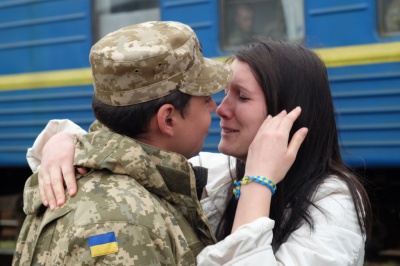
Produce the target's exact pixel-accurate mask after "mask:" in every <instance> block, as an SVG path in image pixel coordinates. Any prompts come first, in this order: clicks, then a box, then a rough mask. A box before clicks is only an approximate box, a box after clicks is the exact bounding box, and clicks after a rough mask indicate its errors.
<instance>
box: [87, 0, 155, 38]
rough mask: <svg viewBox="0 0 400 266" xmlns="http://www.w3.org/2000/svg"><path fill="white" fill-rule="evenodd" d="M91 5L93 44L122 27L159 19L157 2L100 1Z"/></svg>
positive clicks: (132, 0)
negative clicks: (92, 10)
mask: <svg viewBox="0 0 400 266" xmlns="http://www.w3.org/2000/svg"><path fill="white" fill-rule="evenodd" d="M93 5H94V6H93V7H94V12H93V13H94V16H93V17H94V21H93V23H94V36H95V37H94V38H95V39H94V40H93V41H94V42H95V41H97V40H99V39H100V38H102V37H104V36H105V35H106V34H107V33H109V32H112V31H114V30H117V29H119V28H122V27H124V26H129V25H133V24H137V23H141V22H145V21H150V20H160V18H161V15H160V4H159V1H158V0H101V1H93Z"/></svg>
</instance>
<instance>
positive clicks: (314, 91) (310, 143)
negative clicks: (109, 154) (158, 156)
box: [42, 40, 370, 265]
mask: <svg viewBox="0 0 400 266" xmlns="http://www.w3.org/2000/svg"><path fill="white" fill-rule="evenodd" d="M232 69H233V79H232V81H231V83H230V84H229V86H228V87H227V88H226V91H225V92H226V96H225V98H224V100H223V101H222V103H221V105H220V106H219V107H218V109H217V114H218V115H219V116H220V118H221V123H220V125H221V128H222V131H221V142H220V143H219V146H218V148H219V150H220V151H221V152H222V153H224V154H226V155H230V156H233V157H235V158H236V162H235V166H231V167H229V169H230V170H228V168H225V166H226V162H225V160H224V161H223V162H221V160H218V159H215V158H216V156H217V157H221V156H224V155H220V154H217V155H215V154H210V153H200V156H199V157H197V158H195V159H194V160H193V162H194V164H201V165H202V166H205V167H208V168H210V174H209V176H210V177H209V178H210V181H209V184H208V185H207V186H208V187H207V186H206V190H205V193H204V194H205V195H203V196H205V197H204V198H203V200H202V205H203V207H204V210H205V212H208V213H210V215H209V218H210V222H211V223H213V222H214V223H215V221H218V223H219V225H218V228H217V229H216V235H217V238H218V240H220V242H219V243H217V244H215V245H212V246H209V247H207V248H206V249H205V250H203V251H202V253H201V254H200V255H199V256H198V263H199V264H202V265H221V264H226V263H228V264H235V263H237V264H238V265H256V264H259V263H260V262H261V261H263V262H265V264H268V265H270V264H271V265H277V264H282V265H363V260H364V245H365V240H366V235H367V232H368V230H369V227H370V203H369V200H368V196H367V193H366V191H365V190H364V188H363V186H362V185H361V183H360V182H359V181H358V179H357V177H356V176H355V175H354V174H353V173H352V172H351V171H350V170H349V169H348V168H347V167H346V166H345V164H344V163H343V161H342V158H341V156H340V150H339V144H338V133H337V128H336V124H335V116H334V107H333V102H332V96H331V93H330V88H329V83H328V78H327V73H326V68H325V66H324V65H323V63H322V62H321V60H320V59H319V58H318V57H317V56H316V54H315V53H313V52H312V51H310V50H308V49H306V48H304V47H302V46H300V45H296V44H289V43H284V42H275V41H271V40H257V41H255V42H253V43H251V44H249V45H247V46H245V47H243V48H241V49H239V50H238V51H236V52H235V53H234V55H233V56H232ZM296 106H301V108H302V110H301V113H302V114H301V116H299V118H298V119H297V120H296V119H295V116H294V119H289V120H287V119H286V117H287V116H286V113H285V112H284V111H283V112H282V110H292V109H294V108H295V107H296ZM295 110H296V109H295ZM271 116H274V118H271ZM265 118H267V119H265ZM264 120H265V121H264ZM294 120H296V121H295V122H294ZM288 121H289V122H288ZM290 121H291V122H294V124H293V127H292V129H291V130H290V134H289V133H288V132H289V129H288V128H290V126H291V122H290ZM303 127H306V128H308V133H307V132H306V130H305V129H302V128H303ZM279 128H281V130H276V132H281V133H280V134H271V132H274V130H275V129H279ZM299 129H302V130H300V131H299ZM285 130H287V131H285ZM258 131H259V133H258V134H257V132H258ZM282 132H283V133H282ZM285 132H286V133H285ZM294 132H300V134H303V136H304V137H305V134H307V138H305V140H304V142H303V143H302V146H301V147H300V149H299V151H298V156H297V158H296V160H295V161H294V163H293V166H292V167H291V168H290V170H289V171H288V172H287V174H286V175H285V171H284V168H282V173H280V172H279V171H275V172H270V169H279V167H277V165H274V167H273V166H271V165H270V162H271V161H270V160H269V158H268V156H273V155H274V153H276V154H279V155H281V154H283V153H287V155H285V156H282V158H284V159H283V160H282V164H284V163H287V161H290V160H291V159H294V157H295V153H293V152H288V151H291V150H292V149H290V146H289V147H287V145H281V146H277V145H275V146H273V145H272V146H271V145H269V144H268V141H269V143H275V140H276V142H279V143H281V142H282V143H285V141H286V144H287V143H288V141H287V140H288V139H291V138H292V137H293V134H294ZM296 134H297V133H296ZM282 140H283V141H282ZM271 149H273V150H271ZM270 158H271V157H270ZM71 160H72V159H69V161H67V162H69V164H70V161H71ZM230 162H231V163H232V160H231V161H230ZM209 163H210V165H209ZM64 164H65V163H64ZM275 164H276V163H275ZM67 168H68V167H67ZM69 168H70V167H69ZM222 168H224V169H225V171H222V172H219V170H220V169H222ZM42 170H43V171H44V173H45V174H43V175H46V176H48V173H49V171H50V172H51V171H53V170H49V168H48V169H46V170H45V169H42ZM245 175H246V176H250V177H253V176H257V175H263V176H266V177H268V178H269V179H271V180H272V181H273V182H274V183H275V184H278V186H277V187H278V189H277V190H276V193H275V194H274V196H272V192H273V189H269V188H268V187H266V186H264V185H261V184H258V183H257V182H250V183H249V184H246V182H243V185H242V186H240V184H237V185H239V186H237V189H236V192H237V191H238V190H240V196H239V198H238V200H236V199H235V196H234V195H233V193H232V189H233V188H234V187H235V186H236V184H234V183H233V182H232V181H230V178H232V179H233V180H235V179H236V180H241V178H242V177H243V176H245ZM54 176H55V175H54ZM283 177H284V178H283ZM48 180H49V179H47V181H46V182H49V181H48ZM68 182H70V181H68ZM59 186H61V185H59ZM68 187H71V185H69V186H68ZM236 194H239V193H238V192H237V193H236ZM220 214H222V215H220Z"/></svg>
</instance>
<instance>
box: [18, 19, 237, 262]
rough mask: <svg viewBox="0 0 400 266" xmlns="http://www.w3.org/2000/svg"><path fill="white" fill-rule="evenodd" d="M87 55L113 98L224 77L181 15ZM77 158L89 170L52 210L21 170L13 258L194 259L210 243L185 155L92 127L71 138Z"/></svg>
mask: <svg viewBox="0 0 400 266" xmlns="http://www.w3.org/2000/svg"><path fill="white" fill-rule="evenodd" d="M90 63H91V67H92V72H93V85H94V92H95V97H96V98H97V99H98V100H100V101H101V102H103V103H104V104H106V105H112V106H129V105H135V104H141V103H144V102H148V101H150V100H153V99H157V98H160V97H163V96H165V95H168V94H170V93H172V92H174V91H176V90H179V91H181V92H183V93H186V94H189V95H194V96H208V95H211V94H213V93H216V92H219V91H221V90H222V89H223V88H224V87H225V85H226V83H227V82H228V81H229V79H230V76H231V70H230V67H229V66H227V65H225V64H222V63H219V62H216V61H213V60H211V59H207V58H204V57H203V56H202V53H201V46H200V43H199V40H198V39H197V37H196V35H195V33H194V32H193V30H192V29H191V28H190V27H188V26H187V25H184V24H182V23H178V22H157V21H153V22H146V23H142V24H137V25H133V26H129V27H125V28H122V29H120V30H117V31H115V32H112V33H110V34H108V35H107V36H105V37H104V38H102V39H101V40H100V41H99V42H97V43H96V44H95V45H94V46H93V47H92V49H91V51H90ZM132 123H134V121H132ZM75 165H76V166H81V167H87V168H90V169H92V170H91V172H89V173H88V174H87V175H85V176H83V177H82V176H80V177H79V180H78V188H79V189H78V193H77V195H76V196H74V197H73V198H69V197H67V203H66V204H65V205H64V206H62V207H60V208H57V209H56V210H54V211H53V212H51V211H50V210H48V209H46V208H44V207H43V206H41V200H40V195H39V190H38V176H37V174H34V175H32V176H31V177H30V178H29V179H28V181H27V183H26V185H25V190H24V211H25V213H26V214H27V218H26V220H25V222H24V225H23V228H22V230H21V232H20V236H19V239H18V243H17V248H16V252H15V255H14V261H13V265H32V264H33V265H65V264H67V265H100V264H101V265H102V264H109V265H194V264H195V262H196V259H195V258H196V256H197V254H198V253H199V252H200V251H201V250H202V249H203V248H204V246H205V245H209V244H213V243H215V238H214V236H213V235H212V233H211V230H210V227H209V224H208V222H207V218H206V217H205V215H204V213H203V211H202V209H201V206H200V203H199V201H198V199H197V193H196V180H195V177H194V173H193V170H192V168H191V165H190V164H189V163H188V161H187V160H186V159H185V158H184V157H183V156H181V155H178V154H176V153H173V152H167V151H163V150H160V149H157V148H155V147H151V146H148V145H146V144H143V143H140V142H138V141H136V140H133V139H131V138H128V137H125V136H122V135H119V134H116V133H114V132H111V131H109V130H107V129H106V128H104V127H99V128H97V129H95V130H94V131H93V132H91V133H89V134H88V135H85V136H83V137H81V138H80V139H79V141H78V142H77V145H76V151H75Z"/></svg>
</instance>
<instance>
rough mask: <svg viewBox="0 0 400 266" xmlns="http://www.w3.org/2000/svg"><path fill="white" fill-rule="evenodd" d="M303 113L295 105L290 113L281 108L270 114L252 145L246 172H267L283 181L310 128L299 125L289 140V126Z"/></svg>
mask: <svg viewBox="0 0 400 266" xmlns="http://www.w3.org/2000/svg"><path fill="white" fill-rule="evenodd" d="M300 113H301V108H300V107H296V108H295V109H293V110H292V111H291V112H290V113H288V114H287V113H286V111H282V112H281V113H280V114H278V115H277V116H275V117H271V116H268V117H267V119H266V120H265V121H264V123H263V124H262V125H261V127H260V129H259V130H258V133H257V135H256V136H255V138H254V140H253V142H252V143H251V145H250V147H249V152H248V155H247V160H246V175H250V176H259V175H261V176H265V177H267V178H269V179H271V180H272V181H274V183H275V184H278V183H279V182H281V181H282V179H283V178H284V177H285V175H286V173H287V172H288V171H289V169H290V167H291V166H292V164H293V163H294V160H295V159H296V155H297V152H298V150H299V148H300V145H301V143H303V140H304V139H305V137H306V135H307V132H308V129H307V128H301V129H299V130H298V131H297V132H296V133H295V134H294V135H293V137H292V139H291V140H290V143H289V134H290V130H291V128H292V126H293V123H294V122H295V121H296V119H297V118H298V117H299V115H300Z"/></svg>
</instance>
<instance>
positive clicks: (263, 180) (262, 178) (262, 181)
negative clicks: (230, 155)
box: [233, 175, 276, 199]
mask: <svg viewBox="0 0 400 266" xmlns="http://www.w3.org/2000/svg"><path fill="white" fill-rule="evenodd" d="M252 181H255V182H257V183H260V184H261V185H264V186H266V187H268V188H269V189H270V190H271V193H272V195H274V194H275V191H276V185H275V183H274V182H273V181H272V180H271V179H268V178H266V177H265V176H248V175H245V176H244V177H243V178H242V180H240V181H237V182H235V186H236V187H235V188H234V189H233V195H235V199H239V197H240V187H241V186H242V185H246V184H248V183H250V182H252Z"/></svg>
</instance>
